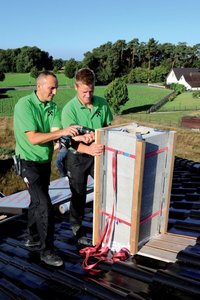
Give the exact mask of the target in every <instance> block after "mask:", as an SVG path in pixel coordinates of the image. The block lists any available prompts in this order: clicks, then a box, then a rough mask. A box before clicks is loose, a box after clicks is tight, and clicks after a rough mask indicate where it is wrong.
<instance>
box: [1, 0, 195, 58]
mask: <svg viewBox="0 0 200 300" xmlns="http://www.w3.org/2000/svg"><path fill="white" fill-rule="evenodd" d="M199 12H200V1H199V0H190V1H188V2H187V3H186V2H185V1H182V0H166V1H161V0H75V1H74V0H49V1H47V0H32V1H27V0H7V1H3V0H2V1H1V4H0V15H1V17H0V49H4V50H7V49H15V48H21V47H24V46H29V47H33V46H36V47H38V48H39V49H41V50H42V51H45V52H48V53H49V55H50V56H52V57H53V59H59V58H62V59H63V60H68V59H71V58H74V59H75V60H82V59H83V58H84V53H86V52H88V51H90V52H92V51H93V49H94V48H98V47H100V46H101V45H103V44H106V43H107V42H112V43H115V42H116V41H118V40H125V42H126V43H128V42H130V41H131V40H133V39H135V38H137V39H138V40H139V43H141V42H145V43H147V42H148V41H149V39H150V38H154V39H155V40H156V41H157V42H158V43H160V44H164V43H172V44H174V45H177V44H178V43H183V42H185V43H187V45H188V46H193V45H196V44H199V43H200V18H199Z"/></svg>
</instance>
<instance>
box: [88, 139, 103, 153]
mask: <svg viewBox="0 0 200 300" xmlns="http://www.w3.org/2000/svg"><path fill="white" fill-rule="evenodd" d="M103 152H104V145H100V144H96V143H95V142H94V143H92V144H91V145H89V146H88V150H87V153H88V154H90V155H92V156H98V155H101V154H102V153H103Z"/></svg>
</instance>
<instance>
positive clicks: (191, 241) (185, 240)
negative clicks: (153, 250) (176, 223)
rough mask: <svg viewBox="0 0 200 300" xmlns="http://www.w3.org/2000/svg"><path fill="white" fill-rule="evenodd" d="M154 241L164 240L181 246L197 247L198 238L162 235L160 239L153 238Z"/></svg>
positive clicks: (159, 236)
mask: <svg viewBox="0 0 200 300" xmlns="http://www.w3.org/2000/svg"><path fill="white" fill-rule="evenodd" d="M152 240H163V241H169V242H171V243H176V244H181V245H185V246H187V245H195V244H196V238H195V237H189V236H180V235H177V234H167V233H166V234H160V235H158V237H156V238H153V239H152Z"/></svg>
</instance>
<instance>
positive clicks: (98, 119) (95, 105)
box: [61, 96, 113, 129]
mask: <svg viewBox="0 0 200 300" xmlns="http://www.w3.org/2000/svg"><path fill="white" fill-rule="evenodd" d="M61 120H62V126H63V128H65V127H68V126H70V125H73V124H77V125H81V126H85V127H89V128H91V129H98V128H102V127H106V126H108V125H110V123H111V121H112V120H113V116H112V113H111V110H110V108H109V105H108V102H107V101H106V99H104V98H102V97H98V96H94V97H93V102H92V110H90V109H89V108H87V107H86V106H85V105H83V104H82V103H81V102H80V101H79V100H78V98H77V96H75V97H74V98H73V99H72V100H70V101H69V102H68V103H67V104H66V105H65V106H64V107H63V110H62V115H61Z"/></svg>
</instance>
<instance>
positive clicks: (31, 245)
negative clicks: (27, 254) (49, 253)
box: [24, 237, 41, 247]
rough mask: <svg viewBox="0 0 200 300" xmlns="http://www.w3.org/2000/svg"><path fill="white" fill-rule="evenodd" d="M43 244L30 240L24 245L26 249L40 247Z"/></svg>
mask: <svg viewBox="0 0 200 300" xmlns="http://www.w3.org/2000/svg"><path fill="white" fill-rule="evenodd" d="M40 245H41V243H40V241H39V240H34V239H33V238H31V237H30V238H28V239H27V241H26V242H25V243H24V246H26V247H36V246H40Z"/></svg>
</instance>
